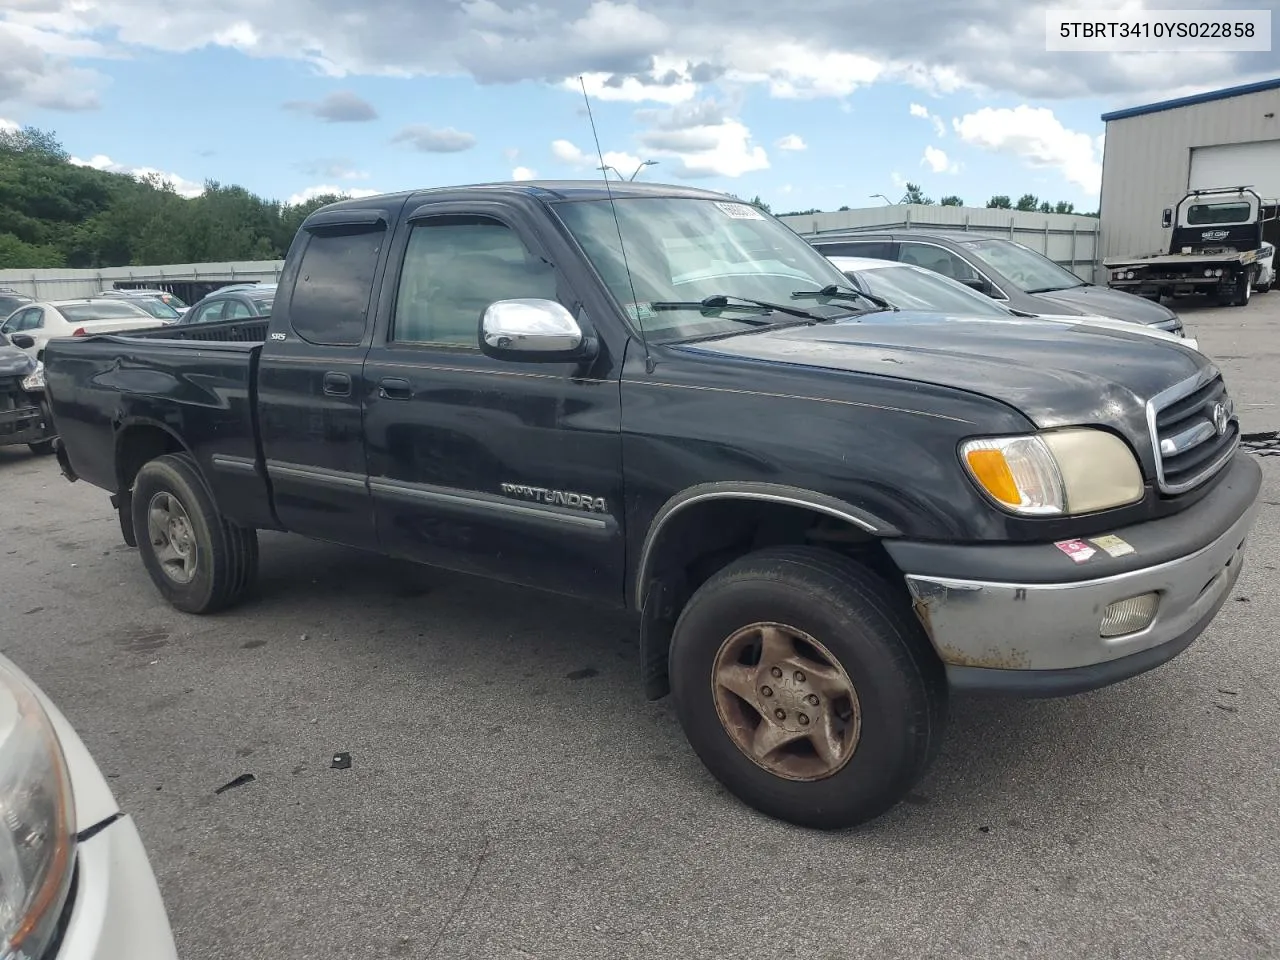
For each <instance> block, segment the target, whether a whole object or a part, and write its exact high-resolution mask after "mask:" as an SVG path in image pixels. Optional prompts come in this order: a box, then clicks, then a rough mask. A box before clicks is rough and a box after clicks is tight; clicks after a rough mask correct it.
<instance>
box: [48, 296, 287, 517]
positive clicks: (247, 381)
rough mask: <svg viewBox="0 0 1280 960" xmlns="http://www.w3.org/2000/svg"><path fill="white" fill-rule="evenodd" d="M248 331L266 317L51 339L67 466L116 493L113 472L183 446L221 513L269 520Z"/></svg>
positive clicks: (52, 400) (51, 378)
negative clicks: (210, 487)
mask: <svg viewBox="0 0 1280 960" xmlns="http://www.w3.org/2000/svg"><path fill="white" fill-rule="evenodd" d="M255 327H256V328H257V330H261V331H262V332H263V335H265V329H266V318H262V319H255V320H251V321H231V322H230V323H218V324H212V323H210V324H199V325H196V324H192V325H191V326H190V327H185V326H182V325H177V324H175V325H171V326H167V327H163V328H160V329H157V330H147V331H145V332H140V333H128V334H123V333H122V334H103V335H100V336H89V337H77V338H74V339H71V338H60V339H57V340H52V341H50V343H49V345H48V346H47V347H46V349H45V371H46V374H45V381H46V396H47V397H48V399H49V404H50V407H51V409H52V411H53V418H54V423H55V425H56V427H57V429H58V433H59V435H60V436H61V438H62V442H63V445H64V449H65V451H66V456H67V462H66V464H65V466H66V467H69V468H70V470H71V471H72V473H73V474H74V475H75V476H76V477H77V478H80V479H84V480H86V481H88V482H89V483H92V484H95V485H97V486H102V487H105V488H106V489H108V490H114V489H119V488H120V483H119V481H120V480H121V479H122V478H121V477H120V476H118V475H117V473H118V472H122V473H128V472H129V471H133V472H136V470H137V469H138V467H140V466H141V465H142V463H144V462H146V460H149V459H151V458H152V457H155V456H158V455H160V454H162V453H169V452H179V451H185V452H187V453H190V454H191V456H193V457H194V458H195V459H196V461H197V463H198V464H199V466H200V468H201V472H202V473H203V474H204V476H206V477H208V478H209V480H210V484H211V486H212V487H213V493H214V498H215V500H216V501H217V502H218V504H219V508H220V509H221V510H222V511H224V513H225V514H226V516H227V517H229V518H232V519H236V518H239V519H242V520H244V521H246V522H252V523H254V524H255V525H258V526H272V525H274V518H273V514H272V510H271V502H270V494H269V488H268V486H267V482H266V478H265V471H264V470H263V468H262V463H261V457H260V455H259V445H258V436H259V434H258V423H257V418H256V405H255V403H256V392H257V384H256V377H257V368H258V357H259V354H260V352H261V350H262V341H261V340H255V339H252V338H253V337H254V336H256V335H257V330H255V329H254V328H255ZM129 476H130V478H131V477H132V473H129Z"/></svg>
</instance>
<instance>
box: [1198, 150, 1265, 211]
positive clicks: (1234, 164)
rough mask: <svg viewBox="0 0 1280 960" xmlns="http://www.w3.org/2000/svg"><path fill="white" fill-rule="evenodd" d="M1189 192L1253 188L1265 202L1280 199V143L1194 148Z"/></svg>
mask: <svg viewBox="0 0 1280 960" xmlns="http://www.w3.org/2000/svg"><path fill="white" fill-rule="evenodd" d="M1189 180H1190V183H1189V184H1188V189H1189V190H1204V189H1208V188H1212V187H1243V186H1251V187H1253V189H1254V190H1256V191H1257V192H1258V195H1259V196H1261V197H1262V198H1263V199H1264V200H1270V199H1273V198H1276V197H1280V140H1261V141H1258V142H1255V143H1224V144H1221V145H1219V146H1214V147H1192V148H1191V176H1190V177H1189Z"/></svg>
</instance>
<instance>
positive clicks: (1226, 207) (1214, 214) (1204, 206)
mask: <svg viewBox="0 0 1280 960" xmlns="http://www.w3.org/2000/svg"><path fill="white" fill-rule="evenodd" d="M1252 217H1253V206H1252V205H1251V204H1250V203H1249V202H1248V201H1244V202H1241V201H1236V202H1234V203H1196V204H1192V205H1191V207H1190V209H1188V210H1187V223H1189V224H1191V225H1193V226H1200V225H1201V224H1206V223H1248V222H1249V220H1250V219H1251V218H1252Z"/></svg>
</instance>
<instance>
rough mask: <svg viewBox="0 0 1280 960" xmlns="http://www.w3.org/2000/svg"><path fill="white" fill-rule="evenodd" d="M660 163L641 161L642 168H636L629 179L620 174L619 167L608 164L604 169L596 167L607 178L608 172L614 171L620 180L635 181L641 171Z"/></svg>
mask: <svg viewBox="0 0 1280 960" xmlns="http://www.w3.org/2000/svg"><path fill="white" fill-rule="evenodd" d="M658 162H659V161H657V160H641V161H640V166H638V167H636V168H635V170H634V171H633V172H632V174H631V176H629V177H624V176H623V175H622V174H621V173H618V168H617V167H615V166H612V165H611V164H607V163H606V164H605V165H604V166H603V167H596V169H597V170H599V171H600V172H602V173H604V175H605V176H606V177H607V176H608V175H609V174H608V173H607V172H606V171H609V170H612V171H613V172H614V173H616V174H617V175H618V179H619V180H634V179H635V178H636V174H638V173H639V172H640V171H641V170H643V169H644V168H645V167H652V166H655V165H657V163H658Z"/></svg>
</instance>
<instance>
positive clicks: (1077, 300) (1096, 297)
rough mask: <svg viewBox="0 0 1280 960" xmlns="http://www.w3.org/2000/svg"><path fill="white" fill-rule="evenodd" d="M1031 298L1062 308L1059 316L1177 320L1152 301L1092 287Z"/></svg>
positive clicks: (1147, 321) (1165, 309)
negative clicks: (1076, 315) (1077, 315)
mask: <svg viewBox="0 0 1280 960" xmlns="http://www.w3.org/2000/svg"><path fill="white" fill-rule="evenodd" d="M1032 296H1034V297H1035V298H1036V299H1037V300H1044V301H1046V302H1048V303H1051V304H1053V305H1054V306H1055V307H1058V308H1065V309H1062V310H1061V312H1062V313H1082V314H1088V313H1092V314H1098V315H1100V316H1103V317H1115V318H1116V319H1117V320H1128V321H1129V322H1130V323H1142V324H1156V323H1168V322H1169V321H1170V320H1173V321H1176V320H1177V319H1178V315H1177V314H1176V313H1174V312H1173V311H1172V310H1170V309H1169V308H1168V307H1166V306H1164V305H1163V304H1159V303H1156V302H1155V301H1154V300H1148V299H1147V298H1146V297H1136V296H1134V295H1133V294H1132V293H1125V292H1124V291H1123V290H1112V289H1111V288H1110V287H1099V286H1095V285H1094V284H1091V283H1089V284H1085V285H1084V286H1083V287H1068V288H1067V289H1066V290H1053V291H1051V292H1049V293H1036V294H1032ZM1046 312H1047V311H1046Z"/></svg>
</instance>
